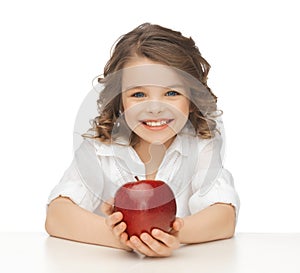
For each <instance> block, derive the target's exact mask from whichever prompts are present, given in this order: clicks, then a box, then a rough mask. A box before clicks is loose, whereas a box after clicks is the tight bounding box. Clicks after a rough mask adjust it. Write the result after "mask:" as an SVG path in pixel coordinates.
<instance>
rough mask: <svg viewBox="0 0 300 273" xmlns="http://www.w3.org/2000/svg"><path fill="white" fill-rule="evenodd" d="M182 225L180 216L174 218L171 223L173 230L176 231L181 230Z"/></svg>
mask: <svg viewBox="0 0 300 273" xmlns="http://www.w3.org/2000/svg"><path fill="white" fill-rule="evenodd" d="M183 226H184V221H183V219H181V218H176V220H175V221H174V223H173V231H175V232H178V231H179V230H181V229H182V228H183Z"/></svg>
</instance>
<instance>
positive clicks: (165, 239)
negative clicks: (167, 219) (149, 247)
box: [151, 229, 179, 249]
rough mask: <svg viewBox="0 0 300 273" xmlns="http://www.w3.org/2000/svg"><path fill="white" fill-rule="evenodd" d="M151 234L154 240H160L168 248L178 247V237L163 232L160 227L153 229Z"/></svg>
mask: <svg viewBox="0 0 300 273" xmlns="http://www.w3.org/2000/svg"><path fill="white" fill-rule="evenodd" d="M151 235H152V236H153V238H154V239H156V241H157V240H158V241H160V242H162V243H163V244H164V245H166V246H167V247H168V248H172V249H175V248H178V247H179V241H178V239H177V238H176V237H175V236H173V235H172V234H169V233H166V232H163V231H162V230H160V229H153V230H152V232H151Z"/></svg>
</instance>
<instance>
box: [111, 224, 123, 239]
mask: <svg viewBox="0 0 300 273" xmlns="http://www.w3.org/2000/svg"><path fill="white" fill-rule="evenodd" d="M125 230H126V224H125V223H124V222H121V223H119V224H117V225H115V226H114V227H113V233H114V235H115V236H117V237H120V236H121V234H122V233H124V232H125Z"/></svg>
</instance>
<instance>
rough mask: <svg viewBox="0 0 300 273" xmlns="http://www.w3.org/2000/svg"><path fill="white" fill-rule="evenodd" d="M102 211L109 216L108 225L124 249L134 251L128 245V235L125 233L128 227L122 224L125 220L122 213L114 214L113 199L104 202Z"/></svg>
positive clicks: (107, 218) (106, 221)
mask: <svg viewBox="0 0 300 273" xmlns="http://www.w3.org/2000/svg"><path fill="white" fill-rule="evenodd" d="M101 210H102V212H103V213H104V214H105V215H107V217H106V220H105V223H106V225H107V226H108V227H109V229H110V230H111V231H112V232H113V234H114V236H115V237H116V238H117V239H118V241H119V242H120V243H121V246H122V248H124V249H125V250H128V251H132V248H131V247H130V246H129V245H128V244H127V241H128V235H127V233H126V232H125V230H126V227H127V226H126V223H125V222H121V221H122V219H123V214H122V213H121V212H114V207H113V199H112V200H109V201H106V202H103V204H102V205H101Z"/></svg>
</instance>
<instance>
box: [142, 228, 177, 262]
mask: <svg viewBox="0 0 300 273" xmlns="http://www.w3.org/2000/svg"><path fill="white" fill-rule="evenodd" d="M140 238H141V241H142V242H143V243H144V244H145V246H147V247H148V248H149V249H150V250H151V251H152V252H154V253H155V256H161V257H165V256H170V254H171V253H172V249H171V248H169V247H168V246H167V245H166V244H164V243H162V242H160V241H158V240H156V239H155V238H153V237H152V236H151V235H150V234H148V233H143V234H141V236H140Z"/></svg>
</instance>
